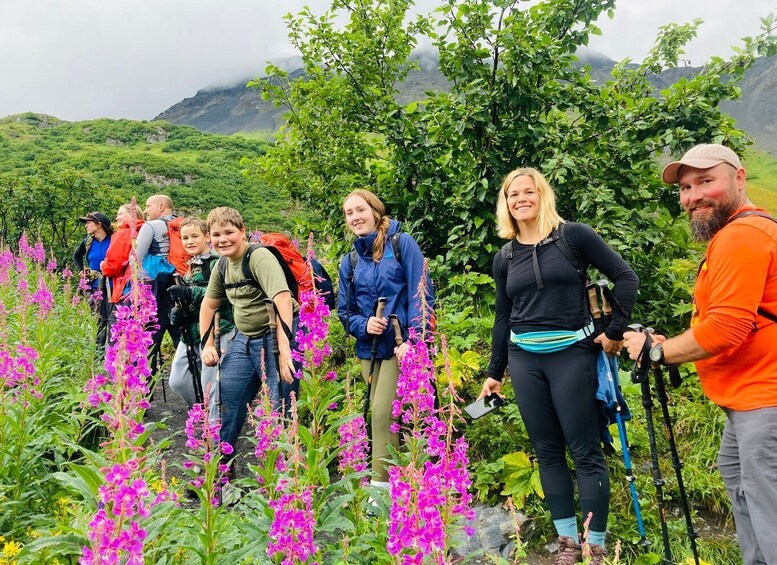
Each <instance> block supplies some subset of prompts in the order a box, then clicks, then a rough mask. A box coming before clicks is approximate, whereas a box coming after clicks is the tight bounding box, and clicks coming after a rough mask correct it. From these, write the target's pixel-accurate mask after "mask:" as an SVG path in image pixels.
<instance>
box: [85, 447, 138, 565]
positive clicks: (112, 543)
mask: <svg viewBox="0 0 777 565" xmlns="http://www.w3.org/2000/svg"><path fill="white" fill-rule="evenodd" d="M139 469H140V464H139V463H138V460H137V459H134V458H132V459H130V460H129V461H127V462H126V463H124V464H119V463H115V464H113V465H112V466H111V467H109V468H108V469H105V470H104V471H105V483H104V484H103V485H101V486H100V489H99V494H100V505H99V508H98V510H97V512H96V513H95V515H94V517H93V518H92V521H91V522H90V523H89V532H88V538H89V541H90V542H91V547H84V550H83V555H82V557H81V558H80V559H79V561H78V562H79V563H80V564H81V565H102V564H106V563H123V564H127V565H129V564H133V565H140V564H142V563H143V562H144V561H143V540H144V539H145V538H146V531H145V530H144V529H143V528H141V527H140V525H139V522H138V520H139V519H140V518H146V517H148V515H149V509H148V506H147V505H146V499H147V498H148V497H149V496H150V492H149V490H148V487H147V486H146V482H145V481H144V480H143V479H142V478H139V477H138V474H139Z"/></svg>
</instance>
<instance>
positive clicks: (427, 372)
mask: <svg viewBox="0 0 777 565" xmlns="http://www.w3.org/2000/svg"><path fill="white" fill-rule="evenodd" d="M414 338H415V333H414V331H413V330H412V329H411V331H410V343H411V345H410V349H408V352H407V353H406V354H405V357H404V358H403V359H402V362H401V363H400V368H399V377H398V379H397V398H396V400H394V402H393V404H392V408H391V415H392V416H393V417H394V418H397V419H398V420H399V422H401V423H402V424H404V425H405V426H410V425H413V424H420V423H421V422H422V421H423V420H424V418H426V417H427V416H430V415H432V414H434V413H435V408H434V398H435V390H434V364H433V363H432V359H431V355H430V347H429V344H428V343H427V342H426V341H424V340H420V341H415V342H414ZM400 428H401V425H400V424H399V423H397V424H392V430H391V431H392V432H395V433H396V432H399V431H400Z"/></svg>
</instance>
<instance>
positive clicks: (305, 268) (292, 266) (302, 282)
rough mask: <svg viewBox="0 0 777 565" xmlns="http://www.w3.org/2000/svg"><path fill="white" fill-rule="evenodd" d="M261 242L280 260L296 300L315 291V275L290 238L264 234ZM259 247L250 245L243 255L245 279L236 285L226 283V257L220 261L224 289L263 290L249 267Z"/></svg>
mask: <svg viewBox="0 0 777 565" xmlns="http://www.w3.org/2000/svg"><path fill="white" fill-rule="evenodd" d="M259 242H260V243H261V247H264V248H265V249H267V251H269V252H270V253H272V254H273V256H274V257H275V258H276V259H277V260H278V263H280V265H281V269H283V274H284V275H285V277H286V284H287V285H288V287H289V290H290V291H291V294H292V296H293V297H294V299H295V300H297V301H298V302H299V300H300V294H301V293H302V292H303V291H310V290H313V274H312V272H311V269H310V265H308V263H307V262H306V261H305V259H304V258H303V257H302V255H300V252H299V251H297V248H296V247H294V244H293V243H292V242H291V240H289V238H288V237H286V236H285V235H283V234H281V233H264V234H262V235H261V236H259ZM257 247H259V245H257V244H255V243H252V244H251V245H249V247H248V250H247V251H246V253H245V255H243V264H242V270H243V279H242V280H240V281H237V282H234V283H226V281H225V280H224V279H225V275H226V270H227V261H226V257H222V258H221V259H219V263H218V269H219V273H220V274H221V280H222V281H224V288H239V287H241V286H253V287H255V288H262V287H261V285H260V284H259V282H258V281H257V280H256V279H254V275H253V273H252V272H251V268H250V266H249V259H250V257H251V253H253V251H254V249H256V248H257Z"/></svg>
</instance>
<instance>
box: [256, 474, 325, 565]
mask: <svg viewBox="0 0 777 565" xmlns="http://www.w3.org/2000/svg"><path fill="white" fill-rule="evenodd" d="M269 504H270V508H272V509H273V510H274V511H275V515H274V516H273V521H272V524H271V525H270V531H269V538H270V540H271V541H270V542H269V543H268V544H267V555H268V556H269V557H270V558H271V559H277V558H280V559H281V564H282V565H296V564H298V563H307V561H308V559H310V558H312V557H313V556H314V555H315V553H316V551H318V548H317V547H316V544H315V542H314V541H313V530H314V528H315V525H316V519H315V516H314V514H313V509H312V504H313V493H312V491H311V488H305V489H304V490H303V491H302V492H301V493H296V492H288V493H284V494H282V495H281V496H280V497H279V498H278V499H277V500H270V502H269ZM311 565H317V564H316V563H315V562H314V563H313V564H311Z"/></svg>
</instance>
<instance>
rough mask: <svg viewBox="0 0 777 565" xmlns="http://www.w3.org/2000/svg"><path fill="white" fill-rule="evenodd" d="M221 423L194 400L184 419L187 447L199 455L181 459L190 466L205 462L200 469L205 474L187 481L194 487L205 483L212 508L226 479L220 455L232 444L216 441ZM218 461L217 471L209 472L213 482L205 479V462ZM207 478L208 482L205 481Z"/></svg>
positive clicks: (226, 452)
mask: <svg viewBox="0 0 777 565" xmlns="http://www.w3.org/2000/svg"><path fill="white" fill-rule="evenodd" d="M220 428H221V424H220V423H218V422H216V423H211V422H210V419H209V418H208V411H207V410H206V409H205V408H203V405H202V404H195V405H194V406H192V407H191V408H190V409H189V416H188V418H187V419H186V447H188V448H189V449H190V450H192V451H194V452H195V453H197V454H198V455H201V456H202V459H201V460H200V461H195V460H193V459H189V460H187V461H185V462H184V468H186V469H193V468H195V466H196V465H197V464H199V463H203V464H204V467H205V468H204V469H203V472H204V473H205V476H198V477H195V478H194V479H192V480H191V481H190V482H189V484H191V485H192V486H193V487H194V488H203V487H205V488H206V490H207V491H208V495H209V496H210V503H211V505H212V506H213V507H214V508H215V507H216V506H218V505H219V498H218V492H219V490H220V489H221V485H222V484H225V483H226V482H228V479H227V477H226V473H227V471H228V469H229V466H228V465H226V464H224V463H221V462H220V461H219V459H218V458H219V457H220V456H221V455H231V454H232V451H233V450H232V446H231V445H230V444H228V443H227V442H220V441H219V429H220ZM214 461H219V462H218V466H217V471H218V472H217V473H213V472H212V471H211V473H212V475H211V477H212V480H213V482H210V481H208V468H207V467H208V464H210V463H212V462H214ZM206 481H208V482H209V483H210V484H206Z"/></svg>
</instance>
